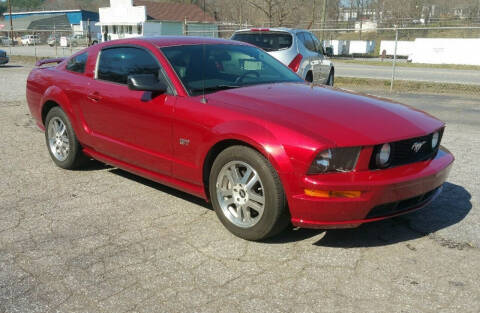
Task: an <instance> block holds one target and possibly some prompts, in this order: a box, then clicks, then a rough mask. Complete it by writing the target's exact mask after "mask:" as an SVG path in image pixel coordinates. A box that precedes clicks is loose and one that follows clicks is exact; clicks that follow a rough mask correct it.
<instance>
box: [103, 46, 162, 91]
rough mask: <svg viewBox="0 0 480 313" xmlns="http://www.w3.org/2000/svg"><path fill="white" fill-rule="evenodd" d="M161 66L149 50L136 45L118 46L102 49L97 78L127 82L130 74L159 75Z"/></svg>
mask: <svg viewBox="0 0 480 313" xmlns="http://www.w3.org/2000/svg"><path fill="white" fill-rule="evenodd" d="M159 73H160V66H159V65H158V62H157V61H156V60H155V58H154V57H153V56H152V55H151V54H150V53H148V52H147V51H145V50H143V49H141V48H135V47H117V48H107V49H104V50H102V52H101V54H100V58H99V64H98V71H97V79H100V80H106V81H110V82H114V83H118V84H125V85H126V84H127V78H128V76H129V75H135V74H154V75H155V76H156V77H159Z"/></svg>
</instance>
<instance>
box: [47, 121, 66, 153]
mask: <svg viewBox="0 0 480 313" xmlns="http://www.w3.org/2000/svg"><path fill="white" fill-rule="evenodd" d="M47 134H48V145H49V147H50V151H51V152H52V154H53V156H54V157H55V158H56V159H57V160H59V161H65V160H66V159H67V157H68V153H69V152H70V139H69V138H68V131H67V126H66V125H65V123H64V122H63V121H62V120H61V119H60V118H58V117H53V118H52V119H51V120H50V122H49V123H48V128H47Z"/></svg>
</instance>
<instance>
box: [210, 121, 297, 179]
mask: <svg viewBox="0 0 480 313" xmlns="http://www.w3.org/2000/svg"><path fill="white" fill-rule="evenodd" d="M212 132H213V133H214V134H215V136H214V138H215V139H216V140H215V142H212V143H211V144H210V145H209V147H213V146H214V145H216V144H217V143H219V142H221V141H225V140H238V141H242V142H245V143H247V144H248V145H250V146H252V147H254V148H255V149H257V150H258V151H259V152H260V153H261V154H263V156H265V158H267V160H269V162H270V163H271V164H272V165H273V167H274V168H275V170H276V171H277V173H278V174H279V175H281V174H283V173H291V172H292V170H293V168H292V163H291V162H290V159H289V158H288V156H287V153H286V151H285V149H284V148H283V145H282V144H281V143H280V142H279V141H278V140H277V138H276V137H275V135H274V134H273V133H272V132H270V130H268V129H267V128H265V127H264V126H261V125H259V124H256V123H253V122H250V121H240V120H237V121H228V122H225V123H222V124H220V125H217V126H215V127H214V128H213V129H212ZM207 153H208V151H204V153H203V157H205V156H206V154H207Z"/></svg>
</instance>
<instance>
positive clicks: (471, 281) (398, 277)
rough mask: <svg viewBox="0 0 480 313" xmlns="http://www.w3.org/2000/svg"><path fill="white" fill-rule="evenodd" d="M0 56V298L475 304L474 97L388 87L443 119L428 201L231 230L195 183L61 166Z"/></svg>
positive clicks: (145, 308) (479, 305)
mask: <svg viewBox="0 0 480 313" xmlns="http://www.w3.org/2000/svg"><path fill="white" fill-rule="evenodd" d="M30 69H31V66H30V65H20V66H19V67H17V66H16V65H15V64H11V65H10V66H9V67H5V68H0V86H1V87H0V88H1V89H0V95H1V98H0V134H1V136H0V148H1V153H0V185H1V186H2V188H1V189H0V312H1V313H4V312H322V311H323V312H479V311H480V293H479V292H478V290H480V261H479V260H480V250H479V248H480V230H479V225H480V223H479V222H480V214H479V210H478V208H479V205H480V204H479V201H480V198H479V196H480V187H479V185H480V184H479V177H480V170H479V168H478V166H477V165H476V164H477V162H476V160H477V159H478V158H479V157H480V151H479V147H480V142H479V140H480V139H479V138H480V123H478V121H479V120H480V106H479V104H480V103H479V100H478V98H469V97H461V96H436V95H426V94H394V95H393V96H392V95H387V96H391V97H393V98H394V99H395V100H399V101H402V102H405V103H408V104H411V105H413V106H415V107H418V108H420V109H424V110H426V111H428V112H430V113H432V114H434V115H436V116H438V117H440V118H442V119H444V120H446V121H447V123H448V127H447V130H446V133H445V136H444V141H443V143H444V145H445V146H447V147H448V148H449V149H450V150H451V151H452V152H453V153H454V154H455V156H456V158H457V160H456V163H455V165H454V167H453V169H452V172H451V176H450V179H449V181H448V183H446V186H445V187H446V188H445V189H444V192H443V194H442V195H441V196H440V197H439V198H438V199H437V200H435V201H434V203H432V204H431V205H430V206H429V207H427V208H425V209H423V210H421V211H419V212H417V213H414V214H410V215H407V216H403V217H399V218H395V219H392V220H389V221H384V222H378V223H373V224H367V225H363V226H361V227H359V228H357V229H353V230H332V231H321V230H302V229H289V230H287V231H285V232H284V233H283V234H281V235H280V236H278V237H276V238H274V239H272V240H270V241H268V242H264V243H254V242H247V241H244V240H241V239H239V238H236V237H234V236H232V235H231V234H230V233H229V232H228V231H227V230H225V229H224V227H223V226H222V225H221V224H220V223H219V221H218V220H217V218H216V216H215V213H214V212H213V211H212V210H211V208H210V207H209V206H208V205H207V204H205V203H203V202H202V201H201V200H198V199H196V198H194V197H191V196H189V195H186V194H184V193H181V192H178V191H175V190H173V189H170V188H167V187H164V186H162V185H160V184H156V183H153V182H150V181H147V180H144V179H142V178H139V177H136V176H134V175H131V174H128V173H126V172H124V171H121V170H118V169H115V168H111V167H108V166H105V165H102V164H100V163H97V162H91V163H90V164H89V166H88V167H87V168H86V169H85V170H82V171H65V170H61V169H59V168H57V167H55V166H54V164H53V162H52V161H51V160H50V159H49V156H48V152H47V150H46V147H45V143H44V137H43V134H42V132H40V131H39V130H38V129H37V128H36V126H35V125H34V122H33V121H32V119H31V118H30V115H29V112H28V109H27V106H26V101H25V80H26V77H27V75H28V72H29V70H30Z"/></svg>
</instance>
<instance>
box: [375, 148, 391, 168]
mask: <svg viewBox="0 0 480 313" xmlns="http://www.w3.org/2000/svg"><path fill="white" fill-rule="evenodd" d="M391 155H392V147H391V146H390V144H389V143H386V144H383V145H382V147H381V148H380V150H378V152H377V155H376V156H375V161H376V163H377V166H378V167H379V168H385V167H387V166H388V164H390V156H391Z"/></svg>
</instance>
